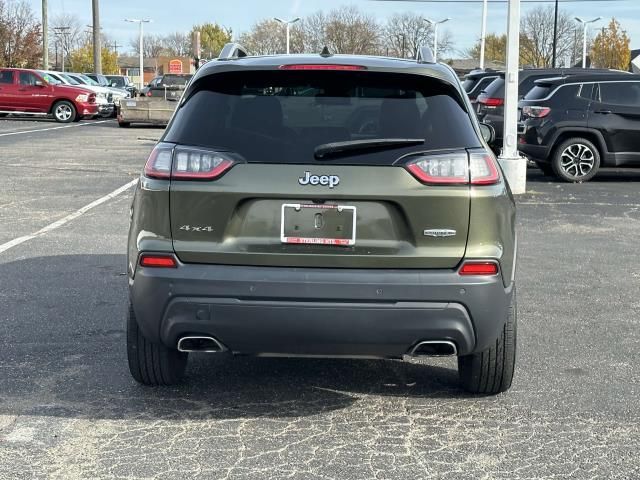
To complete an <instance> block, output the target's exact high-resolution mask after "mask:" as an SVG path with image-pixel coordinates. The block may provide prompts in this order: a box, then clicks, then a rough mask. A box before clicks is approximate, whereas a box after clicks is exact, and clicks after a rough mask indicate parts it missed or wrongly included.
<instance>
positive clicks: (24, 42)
mask: <svg viewBox="0 0 640 480" xmlns="http://www.w3.org/2000/svg"><path fill="white" fill-rule="evenodd" d="M40 30H41V28H40V23H39V22H38V21H37V20H36V17H35V15H34V13H33V10H32V9H31V7H30V6H29V4H28V3H27V2H26V1H24V0H18V1H12V2H6V1H5V0H0V65H3V66H7V67H26V68H35V67H38V66H40V63H41V59H42V34H41V32H40Z"/></svg>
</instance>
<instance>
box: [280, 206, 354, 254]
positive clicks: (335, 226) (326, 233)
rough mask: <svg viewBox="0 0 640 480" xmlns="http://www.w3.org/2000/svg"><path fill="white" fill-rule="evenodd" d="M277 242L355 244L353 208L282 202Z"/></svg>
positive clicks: (345, 245) (344, 245) (346, 245)
mask: <svg viewBox="0 0 640 480" xmlns="http://www.w3.org/2000/svg"><path fill="white" fill-rule="evenodd" d="M280 240H281V242H282V243H294V244H307V245H337V246H343V247H348V246H351V245H355V243H356V207H351V206H343V205H304V204H299V203H285V204H283V205H282V219H281V224H280Z"/></svg>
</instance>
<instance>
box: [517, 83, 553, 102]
mask: <svg viewBox="0 0 640 480" xmlns="http://www.w3.org/2000/svg"><path fill="white" fill-rule="evenodd" d="M550 92H551V87H550V86H549V85H536V86H535V87H533V88H532V89H531V90H529V91H528V92H527V94H526V95H525V96H524V99H525V100H540V99H541V98H545V97H547V96H548V95H549V93H550Z"/></svg>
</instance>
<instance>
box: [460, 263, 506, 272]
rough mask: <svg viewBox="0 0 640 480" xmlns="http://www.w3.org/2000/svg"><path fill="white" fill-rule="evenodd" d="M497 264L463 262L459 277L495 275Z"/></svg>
mask: <svg viewBox="0 0 640 480" xmlns="http://www.w3.org/2000/svg"><path fill="white" fill-rule="evenodd" d="M498 271H499V270H498V264H497V263H495V262H475V261H474V262H465V263H464V264H463V265H462V267H461V268H460V270H459V271H458V273H459V274H460V275H497V274H498Z"/></svg>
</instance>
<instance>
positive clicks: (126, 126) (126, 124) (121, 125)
mask: <svg viewBox="0 0 640 480" xmlns="http://www.w3.org/2000/svg"><path fill="white" fill-rule="evenodd" d="M118 126H119V127H120V128H129V127H130V126H131V124H130V123H129V122H118Z"/></svg>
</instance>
